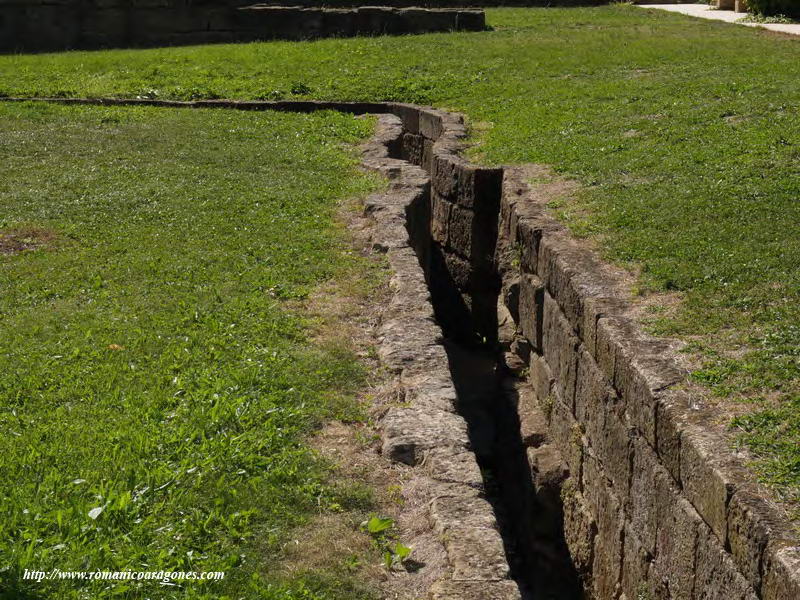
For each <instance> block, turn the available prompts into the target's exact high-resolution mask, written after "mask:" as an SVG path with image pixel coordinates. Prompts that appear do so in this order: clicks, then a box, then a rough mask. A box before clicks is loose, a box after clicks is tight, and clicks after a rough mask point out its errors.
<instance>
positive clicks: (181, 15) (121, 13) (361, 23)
mask: <svg viewBox="0 0 800 600" xmlns="http://www.w3.org/2000/svg"><path fill="white" fill-rule="evenodd" d="M0 6H2V13H3V14H2V15H0V16H1V17H2V18H0V51H5V52H8V51H21V52H42V51H53V50H74V49H81V50H92V49H97V48H131V47H132V48H139V47H153V46H175V45H191V44H211V43H236V42H256V41H267V40H308V39H319V38H328V37H352V36H355V35H385V34H392V35H399V34H413V33H431V32H442V31H483V30H485V29H486V17H485V15H484V12H483V10H481V9H475V8H441V7H439V8H398V7H391V6H358V7H351V8H345V7H339V8H329V7H324V6H319V5H317V6H292V5H290V6H269V5H263V4H253V5H250V6H235V5H228V4H225V3H222V4H219V3H209V4H196V3H191V2H189V3H177V2H173V3H172V4H169V3H164V2H163V0H159V1H155V2H152V3H147V2H133V3H132V2H131V1H130V0H127V2H126V1H119V0H117V1H115V0H105V1H103V2H97V3H89V2H80V1H79V0H73V1H72V2H69V1H66V2H52V1H50V0H23V1H19V0H0Z"/></svg>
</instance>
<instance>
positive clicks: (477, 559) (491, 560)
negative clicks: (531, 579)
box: [443, 526, 509, 581]
mask: <svg viewBox="0 0 800 600" xmlns="http://www.w3.org/2000/svg"><path fill="white" fill-rule="evenodd" d="M443 541H444V547H445V548H446V549H447V557H448V559H449V561H450V564H451V565H452V567H453V579H454V580H456V581H497V580H502V579H508V576H509V570H508V562H507V561H506V553H505V550H504V549H503V540H502V539H501V537H500V534H499V533H498V532H497V530H496V529H490V528H486V527H466V526H464V527H452V528H450V529H448V530H447V532H446V533H445V534H444V535H443Z"/></svg>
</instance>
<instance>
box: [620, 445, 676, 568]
mask: <svg viewBox="0 0 800 600" xmlns="http://www.w3.org/2000/svg"><path fill="white" fill-rule="evenodd" d="M631 448H632V451H633V456H632V458H633V461H632V468H631V483H630V492H629V494H628V497H627V501H626V512H627V514H628V515H629V519H630V522H631V525H633V527H634V529H636V531H637V533H638V537H639V540H640V541H641V543H642V545H643V546H644V548H645V550H647V552H648V554H650V555H654V554H655V548H656V533H657V514H656V500H657V492H656V491H655V489H654V486H653V483H654V480H655V478H656V476H657V475H658V474H659V471H663V467H661V466H660V465H659V463H658V457H656V454H655V452H653V450H652V449H651V448H650V446H648V444H647V443H646V442H645V441H644V439H642V438H641V437H635V438H633V440H632V442H631ZM664 473H666V472H665V471H664Z"/></svg>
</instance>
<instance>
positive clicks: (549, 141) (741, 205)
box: [0, 5, 800, 500]
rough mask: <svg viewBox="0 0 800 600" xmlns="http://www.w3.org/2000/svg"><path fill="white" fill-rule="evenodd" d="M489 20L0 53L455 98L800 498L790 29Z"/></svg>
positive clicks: (29, 88)
mask: <svg viewBox="0 0 800 600" xmlns="http://www.w3.org/2000/svg"><path fill="white" fill-rule="evenodd" d="M488 20H489V22H490V24H491V25H492V26H494V28H495V30H494V31H490V32H483V33H454V34H434V35H424V36H409V37H400V38H389V37H382V38H371V39H347V40H322V41H318V42H313V43H280V42H274V43H264V44H245V45H238V46H208V47H194V48H171V49H157V50H146V51H111V52H75V53H66V54H60V55H40V56H19V57H15V56H7V57H0V92H2V93H5V94H7V95H23V96H28V95H63V96H125V97H132V96H144V97H160V98H178V99H188V98H214V97H229V98H243V99H245V98H251V99H252V98H266V99H273V98H274V99H277V98H293V97H296V98H304V97H311V98H318V99H337V100H404V101H409V102H421V103H432V104H435V105H437V106H442V107H445V108H452V109H458V110H461V111H464V112H466V114H467V115H468V116H469V118H470V120H471V122H472V123H473V124H475V125H479V127H476V131H479V132H480V135H479V136H478V139H479V140H480V142H481V144H480V145H479V146H478V147H477V148H476V149H475V150H474V152H473V156H474V157H475V158H477V159H480V160H483V161H485V162H487V163H522V162H540V163H547V164H551V165H554V166H555V167H556V168H557V169H558V170H559V171H561V172H562V173H565V174H567V175H569V176H572V177H575V178H577V179H578V180H579V181H581V182H582V183H583V184H584V191H583V192H582V193H581V194H580V195H579V196H578V197H577V198H576V199H575V202H574V204H571V206H570V207H567V208H564V209H562V213H563V214H564V215H565V218H566V219H568V221H569V222H570V224H571V226H572V227H573V229H574V230H575V231H576V233H578V234H580V235H587V236H591V237H593V238H596V239H598V240H600V241H601V242H602V245H603V248H604V249H605V252H606V255H607V256H608V257H609V258H611V259H613V260H615V261H618V262H621V263H623V264H630V265H635V266H638V267H639V268H640V269H641V271H642V286H641V287H642V290H644V291H650V290H652V291H669V292H675V293H678V294H680V297H681V298H682V299H683V301H682V303H681V305H680V307H679V309H678V310H677V312H676V313H675V314H669V316H663V317H662V318H659V319H657V320H655V321H654V323H653V327H654V329H655V330H656V331H657V332H658V333H662V334H666V335H673V336H679V337H683V338H685V339H688V340H691V341H692V348H693V350H694V351H695V352H696V353H697V354H698V355H699V356H700V357H701V358H702V359H703V360H704V362H705V365H704V368H703V369H701V370H699V371H698V372H697V373H696V374H695V379H697V380H698V381H701V382H703V383H704V384H706V385H708V386H709V387H710V388H711V389H712V390H714V391H715V392H716V393H717V394H718V395H720V396H722V397H730V398H736V399H741V400H743V401H746V402H750V403H751V407H750V408H751V409H752V411H753V413H754V415H753V416H752V417H750V418H747V419H739V420H737V421H736V423H735V426H736V427H738V428H739V430H740V431H741V433H742V437H741V438H740V439H741V440H742V442H743V443H746V444H747V445H748V446H749V447H750V448H751V449H753V450H754V451H756V452H757V453H758V454H759V456H760V462H759V464H758V466H757V468H758V469H759V471H760V472H761V473H762V475H763V477H764V479H765V481H767V482H771V483H774V484H776V485H777V486H778V487H779V489H780V491H781V492H782V493H784V494H786V495H787V497H789V498H790V499H795V500H797V499H798V497H799V496H800V435H798V430H800V411H798V410H796V407H797V402H798V397H800V366H798V356H797V352H796V348H797V345H798V344H797V326H798V323H800V308H799V307H800V238H799V237H798V235H797V232H798V230H800V204H798V202H797V198H798V196H800V178H798V176H797V165H798V161H799V160H800V118H798V116H799V115H798V107H800V88H798V86H797V81H798V79H799V78H800V39H790V38H786V37H780V36H775V35H772V34H769V33H766V32H763V31H757V30H751V29H749V28H744V27H738V26H732V25H727V24H724V23H717V22H710V21H704V20H697V19H689V18H685V17H682V16H680V15H675V14H669V13H666V12H662V11H647V10H643V9H640V8H635V7H630V6H621V5H616V6H609V7H601V8H579V9H500V10H490V11H488Z"/></svg>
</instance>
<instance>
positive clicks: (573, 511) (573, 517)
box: [561, 479, 597, 577]
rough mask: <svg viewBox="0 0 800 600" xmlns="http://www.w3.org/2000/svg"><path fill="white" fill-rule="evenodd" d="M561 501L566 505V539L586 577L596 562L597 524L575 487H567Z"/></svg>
mask: <svg viewBox="0 0 800 600" xmlns="http://www.w3.org/2000/svg"><path fill="white" fill-rule="evenodd" d="M570 481H571V479H570ZM561 499H562V501H563V504H564V538H565V540H566V542H567V547H568V548H569V553H570V556H572V562H573V564H574V565H575V568H576V569H577V571H578V572H579V573H580V574H581V575H582V576H584V577H585V576H586V575H587V574H589V573H591V569H592V564H593V562H594V550H595V547H594V545H595V537H596V536H597V524H596V523H595V520H594V517H593V516H592V514H591V512H590V511H589V510H588V508H587V506H586V501H585V500H584V498H583V496H582V495H581V493H580V491H578V490H577V489H576V488H575V487H573V486H570V485H565V486H564V488H563V489H562V491H561Z"/></svg>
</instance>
